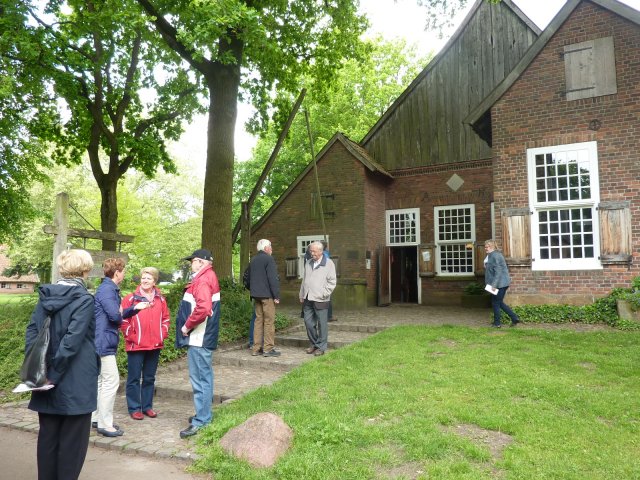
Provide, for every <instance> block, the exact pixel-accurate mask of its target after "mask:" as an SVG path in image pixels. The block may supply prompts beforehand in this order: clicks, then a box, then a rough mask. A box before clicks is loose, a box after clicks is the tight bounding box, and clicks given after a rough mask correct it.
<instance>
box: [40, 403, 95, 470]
mask: <svg viewBox="0 0 640 480" xmlns="http://www.w3.org/2000/svg"><path fill="white" fill-rule="evenodd" d="M38 417H39V419H40V432H39V433H38V450H37V451H38V453H37V455H38V480H77V478H78V477H79V476H80V471H81V470H82V465H83V464H84V459H85V457H86V455H87V448H88V447H89V433H90V432H91V413H87V414H84V415H51V414H48V413H39V414H38Z"/></svg>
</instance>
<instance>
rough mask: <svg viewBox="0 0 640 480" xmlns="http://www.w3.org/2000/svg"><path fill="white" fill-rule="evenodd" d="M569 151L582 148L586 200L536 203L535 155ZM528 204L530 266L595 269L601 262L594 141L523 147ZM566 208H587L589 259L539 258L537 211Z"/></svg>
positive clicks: (536, 267) (555, 268)
mask: <svg viewBox="0 0 640 480" xmlns="http://www.w3.org/2000/svg"><path fill="white" fill-rule="evenodd" d="M569 151H586V152H587V154H588V158H589V160H588V165H589V178H590V181H589V186H590V189H591V198H590V199H579V200H557V201H547V202H539V201H538V199H537V190H536V171H535V169H536V165H535V157H536V155H539V154H547V153H552V154H555V153H564V152H569ZM527 167H528V189H529V205H530V208H531V210H532V212H533V214H532V215H531V256H532V260H533V261H532V262H531V269H532V270H535V271H554V270H599V269H602V264H601V263H600V260H599V252H600V222H599V218H598V210H597V206H598V204H599V203H600V179H599V175H598V142H582V143H571V144H565V145H555V146H551V147H540V148H530V149H528V150H527ZM568 208H591V222H592V235H593V255H594V256H593V258H570V259H542V258H541V256H540V233H539V232H540V222H539V215H538V214H539V213H540V212H542V211H554V210H560V209H568Z"/></svg>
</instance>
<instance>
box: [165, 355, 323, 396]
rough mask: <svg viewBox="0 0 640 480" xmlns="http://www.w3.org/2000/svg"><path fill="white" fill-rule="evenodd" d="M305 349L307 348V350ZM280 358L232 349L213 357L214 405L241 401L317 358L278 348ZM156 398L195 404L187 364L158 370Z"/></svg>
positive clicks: (184, 361) (185, 362) (177, 363)
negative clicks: (248, 393)
mask: <svg viewBox="0 0 640 480" xmlns="http://www.w3.org/2000/svg"><path fill="white" fill-rule="evenodd" d="M305 348H306V346H305ZM276 350H278V351H280V352H281V356H280V357H263V356H262V355H260V356H255V357H254V356H252V355H251V350H249V349H248V348H239V347H236V348H233V349H227V350H225V351H223V352H215V353H214V354H213V372H214V373H213V383H214V399H213V401H214V403H222V402H225V401H228V400H232V399H235V398H239V397H241V396H242V395H244V394H246V393H247V392H250V391H252V390H255V389H256V388H258V387H260V386H262V385H269V384H271V383H273V382H274V381H276V380H278V379H279V378H280V377H282V375H283V374H284V373H286V372H288V371H290V370H292V369H294V368H295V367H297V366H298V365H300V364H302V363H304V362H307V361H309V360H312V359H313V358H315V357H314V356H313V355H307V354H306V353H305V351H304V349H303V348H293V347H287V346H280V345H277V346H276ZM155 395H156V397H157V398H173V399H179V400H185V401H189V402H190V401H191V400H192V389H191V383H190V382H189V368H188V366H187V360H186V359H184V360H182V361H176V362H173V363H172V364H171V365H168V366H163V367H161V368H160V369H158V373H157V375H156V393H155Z"/></svg>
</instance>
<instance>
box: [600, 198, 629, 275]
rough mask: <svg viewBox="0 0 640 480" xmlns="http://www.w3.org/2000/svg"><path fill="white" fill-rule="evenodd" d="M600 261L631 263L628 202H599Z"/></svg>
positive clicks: (606, 262) (605, 262) (604, 262)
mask: <svg viewBox="0 0 640 480" xmlns="http://www.w3.org/2000/svg"><path fill="white" fill-rule="evenodd" d="M598 212H599V217H600V261H601V262H602V263H603V264H617V263H624V264H628V263H631V258H632V255H631V252H632V250H631V206H630V202H628V201H620V202H600V204H599V205H598Z"/></svg>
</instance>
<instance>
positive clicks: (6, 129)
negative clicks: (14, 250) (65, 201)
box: [0, 0, 56, 241]
mask: <svg viewBox="0 0 640 480" xmlns="http://www.w3.org/2000/svg"><path fill="white" fill-rule="evenodd" d="M25 19H26V11H25V10H24V8H23V5H22V4H21V3H20V2H18V3H16V2H14V1H8V0H0V211H1V212H2V215H0V241H3V240H6V238H8V237H10V236H12V235H16V234H18V233H19V232H20V231H21V230H22V228H23V226H24V225H25V224H27V223H28V222H29V220H30V219H31V218H32V216H33V214H34V213H35V212H34V209H33V208H32V207H31V205H30V204H29V201H28V189H29V186H30V185H31V183H32V182H33V181H35V180H38V179H41V178H42V177H43V174H42V172H41V169H40V168H38V165H40V166H41V167H47V161H46V157H45V155H44V151H43V150H44V148H43V145H42V144H41V143H40V142H38V141H34V135H35V134H37V133H38V132H42V131H46V130H47V125H50V124H51V122H52V121H55V119H56V113H55V108H54V103H53V98H52V95H51V94H50V92H48V91H47V89H46V88H45V87H44V85H43V84H42V82H41V81H40V78H39V76H38V73H39V72H38V70H37V69H33V68H25V65H24V63H23V62H22V61H21V60H20V56H21V55H22V56H23V57H27V58H30V59H35V58H37V56H38V49H37V48H36V45H35V44H34V42H33V41H32V39H31V38H30V37H29V36H28V35H26V32H25V29H24V27H23V25H24V23H25ZM18 45H19V46H20V47H19V48H18ZM35 105H37V106H38V108H35Z"/></svg>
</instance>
